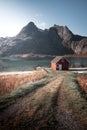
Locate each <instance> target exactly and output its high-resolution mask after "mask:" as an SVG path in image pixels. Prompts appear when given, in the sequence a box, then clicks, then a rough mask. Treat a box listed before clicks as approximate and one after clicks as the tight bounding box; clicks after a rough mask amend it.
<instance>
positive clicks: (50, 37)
mask: <svg viewBox="0 0 87 130" xmlns="http://www.w3.org/2000/svg"><path fill="white" fill-rule="evenodd" d="M27 53H32V54H46V55H64V54H72V53H77V54H79V53H80V54H83V53H85V54H86V53H87V37H82V36H79V35H74V34H73V33H72V32H71V31H70V30H69V29H68V27H66V26H58V25H54V26H53V27H51V28H49V29H45V30H42V29H39V28H38V27H37V26H36V25H35V24H34V23H33V22H30V23H29V24H27V25H26V26H25V27H24V28H23V29H22V30H21V31H20V32H19V34H17V35H16V36H15V37H7V38H0V55H1V56H9V55H15V54H27Z"/></svg>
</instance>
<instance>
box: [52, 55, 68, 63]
mask: <svg viewBox="0 0 87 130" xmlns="http://www.w3.org/2000/svg"><path fill="white" fill-rule="evenodd" d="M63 58H64V59H66V61H67V62H68V63H69V61H68V60H67V58H66V57H64V56H56V57H55V58H54V59H53V60H52V61H51V63H57V62H58V61H60V60H61V59H63Z"/></svg>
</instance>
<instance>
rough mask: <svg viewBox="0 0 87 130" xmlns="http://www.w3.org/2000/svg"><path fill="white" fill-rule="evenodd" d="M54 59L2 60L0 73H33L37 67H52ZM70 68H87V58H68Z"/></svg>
mask: <svg viewBox="0 0 87 130" xmlns="http://www.w3.org/2000/svg"><path fill="white" fill-rule="evenodd" d="M52 59H53V58H52V57H46V58H28V59H27V58H25V59H24V58H1V59H0V72H10V71H11V72H12V71H32V70H34V69H35V67H36V66H42V67H50V62H51V60H52ZM68 60H69V63H70V67H72V68H73V67H75V68H76V67H87V58H68Z"/></svg>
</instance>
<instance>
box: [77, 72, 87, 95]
mask: <svg viewBox="0 0 87 130" xmlns="http://www.w3.org/2000/svg"><path fill="white" fill-rule="evenodd" d="M77 81H78V83H79V85H80V87H81V89H82V90H83V92H84V93H85V94H87V74H85V75H78V77H77Z"/></svg>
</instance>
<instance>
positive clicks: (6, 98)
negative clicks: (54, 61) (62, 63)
mask: <svg viewBox="0 0 87 130" xmlns="http://www.w3.org/2000/svg"><path fill="white" fill-rule="evenodd" d="M42 72H43V73H42ZM42 72H40V73H34V75H33V78H32V76H31V75H30V77H28V75H26V76H27V77H28V78H27V77H26V76H25V77H23V79H27V80H26V82H24V83H23V82H22V84H20V81H21V80H23V79H22V77H21V76H18V75H17V76H18V77H17V79H16V80H15V81H16V82H17V86H15V87H11V88H10V87H9V89H8V90H9V91H8V90H5V91H4V93H2V95H1V96H0V130H4V129H7V130H10V129H13V130H15V129H16V130H26V129H34V130H39V129H47V130H49V129H53V130H86V128H87V101H86V98H85V97H84V94H83V93H82V88H81V87H80V85H79V83H78V76H79V77H80V75H78V74H77V73H73V72H70V71H52V70H51V69H48V68H46V71H45V72H44V71H42ZM19 77H20V78H19ZM36 77H38V78H36ZM85 77H87V75H85ZM8 79H9V78H8ZM13 79H14V78H13V77H12V79H11V81H12V80H13ZM19 79H21V80H19ZM8 81H9V80H8ZM19 84H20V85H19ZM1 88H3V86H2V87H1ZM6 88H8V87H6ZM2 92H3V91H2Z"/></svg>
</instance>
